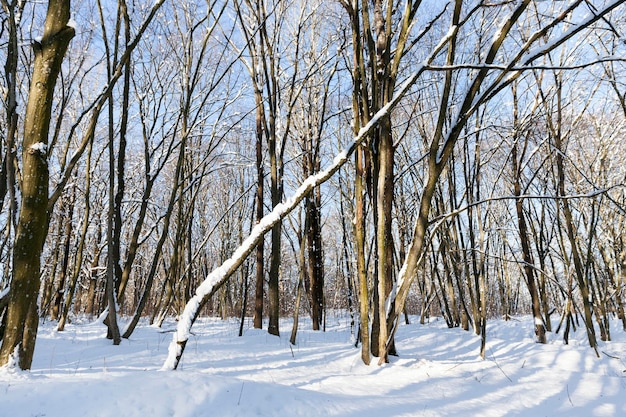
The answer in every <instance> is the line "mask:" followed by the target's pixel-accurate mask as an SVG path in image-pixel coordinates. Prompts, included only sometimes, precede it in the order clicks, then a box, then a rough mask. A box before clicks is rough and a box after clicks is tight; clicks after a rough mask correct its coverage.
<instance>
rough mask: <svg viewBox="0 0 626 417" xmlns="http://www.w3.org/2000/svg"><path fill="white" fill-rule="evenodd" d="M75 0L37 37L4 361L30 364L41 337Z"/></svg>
mask: <svg viewBox="0 0 626 417" xmlns="http://www.w3.org/2000/svg"><path fill="white" fill-rule="evenodd" d="M69 18H70V1H69V0H50V1H49V2H48V10H47V13H46V21H45V24H44V32H43V37H42V39H41V42H35V43H34V44H33V49H34V52H35V62H34V68H33V75H32V80H31V85H30V92H29V96H28V105H27V107H26V117H25V120H24V140H23V143H22V163H23V168H22V173H23V175H22V201H21V208H20V214H19V219H18V228H17V234H16V240H15V245H14V248H13V277H12V281H11V295H10V299H9V305H8V310H7V327H6V332H5V335H4V338H3V339H2V347H1V348H0V365H5V364H7V363H8V362H9V361H10V360H11V356H12V355H14V354H16V355H17V356H16V357H14V359H15V360H17V364H18V366H19V367H20V368H21V369H30V366H31V364H32V360H33V353H34V349H35V340H36V337H37V327H38V324H39V314H38V311H37V310H38V309H37V294H38V292H39V283H40V281H39V274H40V266H41V252H42V250H43V244H44V241H45V238H46V232H47V224H48V212H47V208H48V186H49V184H48V178H49V173H48V155H47V145H48V132H49V129H50V119H51V113H52V105H53V102H54V89H55V85H56V80H57V77H58V75H59V72H60V71H61V64H62V62H63V58H64V56H65V53H66V51H67V48H68V46H69V43H70V40H71V39H72V38H73V37H74V34H75V31H74V28H73V27H71V26H68V22H69Z"/></svg>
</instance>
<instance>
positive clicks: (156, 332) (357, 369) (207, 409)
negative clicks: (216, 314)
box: [0, 315, 626, 417]
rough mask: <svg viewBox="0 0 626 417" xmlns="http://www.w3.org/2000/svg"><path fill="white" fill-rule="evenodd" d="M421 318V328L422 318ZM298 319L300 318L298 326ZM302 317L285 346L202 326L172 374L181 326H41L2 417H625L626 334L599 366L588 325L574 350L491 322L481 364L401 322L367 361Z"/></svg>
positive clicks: (464, 340)
mask: <svg viewBox="0 0 626 417" xmlns="http://www.w3.org/2000/svg"><path fill="white" fill-rule="evenodd" d="M415 322H417V320H416V319H415ZM301 323H302V321H301ZM309 324H310V323H309V322H308V321H306V320H304V323H303V324H302V325H301V330H300V332H299V333H298V344H297V345H296V346H290V344H289V333H290V331H291V322H290V321H287V320H284V321H283V325H282V326H281V333H282V334H283V336H281V337H280V338H278V337H275V336H270V335H268V334H267V333H266V332H265V331H261V330H253V329H248V330H246V331H245V334H244V336H243V337H238V336H237V332H238V326H239V324H238V322H237V321H236V320H232V321H230V320H229V321H221V320H219V319H201V320H199V321H198V322H197V323H196V325H195V326H194V328H193V332H194V334H193V335H192V337H191V339H190V340H189V343H188V345H187V349H186V351H185V355H184V356H183V359H182V362H181V367H180V369H179V370H178V371H174V372H169V371H160V370H159V369H160V367H161V365H162V363H163V361H164V360H165V358H166V355H167V346H168V344H169V342H170V340H171V338H172V333H171V332H170V331H171V330H173V329H174V328H175V323H174V322H171V321H170V322H166V325H165V326H164V328H163V329H158V328H154V327H149V326H145V325H144V326H142V327H138V328H137V330H136V332H135V334H134V335H133V337H132V338H131V339H130V340H123V341H122V344H121V345H120V346H113V345H112V344H111V342H110V341H108V340H106V339H105V337H104V336H105V328H104V326H103V325H102V324H100V323H75V324H72V325H68V326H67V327H66V331H65V332H62V333H58V332H57V331H56V330H55V327H54V323H45V324H43V325H41V327H40V331H39V337H38V339H37V348H36V352H35V361H34V363H33V369H32V371H30V372H18V371H14V370H9V369H7V368H3V369H0V416H1V417H22V416H24V417H27V416H28V417H30V416H41V417H43V416H46V417H55V416H59V417H61V416H62V417H72V416H80V417H84V416H115V417H132V416H141V417H161V416H177V417H183V416H218V417H221V416H281V417H282V416H314V417H317V416H354V417H370V416H371V417H380V416H505V415H506V416H509V415H515V416H532V417H537V416H624V415H626V372H625V371H626V334H625V333H624V332H622V331H621V329H620V328H619V326H618V324H619V323H618V322H617V321H614V323H613V325H614V328H613V329H612V336H613V341H612V342H609V343H601V345H600V351H601V354H600V355H601V357H600V358H596V356H595V354H594V353H593V351H592V350H591V349H589V348H588V347H587V346H586V336H585V334H584V332H583V331H581V330H580V329H579V330H578V331H577V332H576V333H575V334H574V335H573V337H572V338H571V339H572V340H571V341H570V344H569V345H563V343H562V339H561V335H554V334H551V335H550V338H551V339H550V342H549V343H548V344H547V345H543V346H542V345H538V344H535V343H534V342H533V334H532V332H533V330H532V329H533V326H532V319H531V318H526V317H524V318H516V319H514V320H511V321H508V322H504V321H490V322H489V323H488V342H487V350H486V351H487V358H486V359H485V360H482V359H480V357H479V356H478V353H479V345H480V339H479V338H478V337H476V336H474V335H473V334H471V333H469V332H464V331H462V330H460V329H448V328H446V326H445V324H444V322H443V321H442V320H433V321H432V322H431V323H429V324H427V325H425V326H422V325H419V324H411V325H408V326H402V327H401V328H400V329H399V331H398V335H397V348H398V351H399V353H400V357H398V358H392V362H391V363H390V364H388V365H385V366H382V367H381V366H378V365H376V361H373V364H372V365H370V366H365V365H363V364H362V363H361V362H360V359H359V355H360V351H359V350H358V349H355V348H354V346H353V340H352V335H351V333H350V327H349V319H348V318H347V317H345V316H339V315H338V316H333V317H329V318H328V323H327V331H326V332H313V331H311V330H309V329H308V325H309Z"/></svg>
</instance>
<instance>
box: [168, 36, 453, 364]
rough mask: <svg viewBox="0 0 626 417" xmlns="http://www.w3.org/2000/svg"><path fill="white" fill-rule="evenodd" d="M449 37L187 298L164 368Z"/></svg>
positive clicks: (376, 123)
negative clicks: (212, 303) (230, 283)
mask: <svg viewBox="0 0 626 417" xmlns="http://www.w3.org/2000/svg"><path fill="white" fill-rule="evenodd" d="M447 39H448V36H446V37H444V39H442V41H441V42H440V43H439V45H437V47H436V48H435V49H434V50H433V53H432V54H431V55H430V56H429V57H428V59H427V60H425V61H424V63H423V64H422V65H420V66H419V67H418V69H417V70H416V71H415V72H414V73H413V74H412V75H411V76H410V77H409V78H408V79H407V80H406V81H405V82H404V83H403V84H402V86H401V87H400V89H399V90H398V92H397V93H396V94H395V95H394V97H393V98H392V99H391V101H389V103H387V104H386V105H385V106H384V107H383V108H382V109H380V111H378V112H377V113H376V114H375V115H374V117H372V119H371V120H370V122H369V123H368V124H367V125H365V126H364V127H362V128H361V130H360V131H359V133H358V134H357V135H356V137H354V139H353V140H352V142H350V143H349V144H348V146H347V147H346V148H345V149H344V150H343V151H341V152H340V153H339V154H337V156H335V158H334V159H333V163H332V164H331V165H330V166H328V167H327V168H326V169H325V170H323V171H320V172H319V173H317V174H315V175H312V176H310V177H308V178H307V179H306V180H305V181H304V182H303V183H302V184H301V185H300V187H298V189H297V190H296V191H295V192H294V194H293V195H292V196H291V197H290V198H288V199H287V200H286V201H284V202H283V203H281V204H278V205H277V206H276V207H275V208H274V209H273V210H272V211H271V212H270V213H268V214H267V215H266V216H265V217H263V219H261V221H260V222H259V223H258V224H257V225H256V226H254V228H253V229H252V231H251V233H250V236H248V237H247V238H246V240H244V241H243V242H242V244H241V245H240V246H239V248H237V250H236V251H235V253H233V255H232V256H231V257H230V258H229V259H227V260H226V261H225V262H224V263H223V264H222V265H220V266H219V267H218V268H216V269H214V270H213V271H212V272H211V273H210V274H209V275H208V276H207V277H206V278H205V279H204V281H203V282H202V284H201V285H200V286H199V287H198V288H197V289H196V293H195V295H194V296H193V297H191V299H190V300H189V301H188V302H187V305H186V306H185V309H184V310H183V313H182V315H181V316H180V318H179V321H178V326H177V327H176V331H175V332H174V336H173V338H172V341H171V342H170V345H169V348H168V354H167V359H166V360H165V362H164V363H163V366H162V368H161V369H162V370H175V369H176V368H177V367H178V363H179V362H180V358H181V357H182V355H183V352H184V350H185V346H186V345H187V341H188V340H189V335H190V332H191V327H192V326H193V323H194V322H195V321H196V318H197V317H198V314H199V313H200V310H201V309H202V307H203V306H204V305H205V304H206V302H207V301H208V300H209V299H210V298H211V297H212V296H213V294H214V293H215V291H217V290H218V289H219V288H220V287H221V286H222V285H223V284H224V283H225V282H226V281H227V280H228V279H229V278H230V276H231V275H232V274H233V273H234V272H235V271H236V270H237V268H238V267H239V266H240V265H241V264H242V263H243V262H244V261H245V260H246V258H247V256H248V255H249V254H250V253H251V252H252V251H253V250H254V248H255V247H256V245H257V243H259V241H260V240H261V239H262V238H263V236H264V235H265V233H267V232H268V231H270V230H271V229H272V226H274V225H275V224H276V223H278V222H279V221H281V220H282V219H283V218H284V217H285V216H287V215H288V214H289V213H290V212H291V211H292V210H293V209H295V208H296V207H297V206H298V204H299V203H300V202H301V201H302V200H303V199H304V197H306V196H307V195H308V194H309V193H310V192H311V190H313V188H315V187H317V186H319V185H321V184H323V183H324V182H326V181H327V180H328V179H329V178H330V177H332V176H333V175H334V174H335V172H337V171H338V170H339V168H341V167H342V166H343V165H344V164H345V163H346V161H348V158H349V157H350V156H351V155H352V153H353V152H354V151H355V149H356V148H357V146H358V145H359V144H360V143H361V142H362V141H363V140H364V139H365V138H366V137H367V136H368V134H369V133H370V132H371V131H372V129H374V127H376V126H377V125H378V122H379V120H380V118H381V117H384V116H386V115H387V114H389V112H391V110H392V109H393V108H394V107H395V106H396V105H397V104H398V102H399V101H400V100H401V99H402V97H404V95H405V94H406V92H407V91H408V90H409V89H410V88H411V86H412V85H413V84H415V82H416V81H417V79H418V78H419V76H420V75H421V74H422V72H423V71H424V69H425V68H426V65H428V64H429V63H430V62H431V61H432V59H433V57H434V56H435V55H436V53H437V52H438V51H439V50H440V49H441V48H442V47H443V45H444V44H445V41H446V40H447Z"/></svg>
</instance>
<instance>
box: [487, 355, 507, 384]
mask: <svg viewBox="0 0 626 417" xmlns="http://www.w3.org/2000/svg"><path fill="white" fill-rule="evenodd" d="M489 352H490V353H491V357H492V358H493V363H495V364H496V366H497V367H498V369H499V370H500V372H502V375H504V376H505V377H506V379H508V380H509V381H510V382H513V380H512V379H511V378H509V376H508V375H507V374H506V372H504V369H502V367H501V366H500V364H499V363H498V361H497V360H496V356H495V355H494V354H493V350H491V347H489Z"/></svg>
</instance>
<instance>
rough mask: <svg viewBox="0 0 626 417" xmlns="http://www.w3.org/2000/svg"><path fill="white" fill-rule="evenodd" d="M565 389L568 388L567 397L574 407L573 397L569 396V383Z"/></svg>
mask: <svg viewBox="0 0 626 417" xmlns="http://www.w3.org/2000/svg"><path fill="white" fill-rule="evenodd" d="M565 389H566V390H567V399H568V400H569V403H570V404H571V405H572V407H574V403H573V402H572V397H570V396H569V384H566V385H565Z"/></svg>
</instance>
